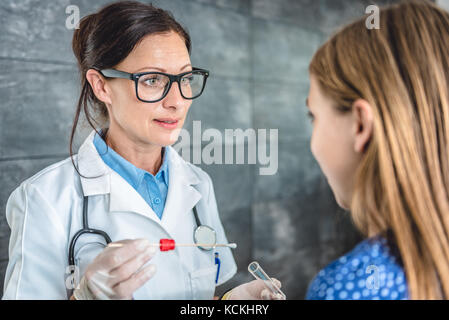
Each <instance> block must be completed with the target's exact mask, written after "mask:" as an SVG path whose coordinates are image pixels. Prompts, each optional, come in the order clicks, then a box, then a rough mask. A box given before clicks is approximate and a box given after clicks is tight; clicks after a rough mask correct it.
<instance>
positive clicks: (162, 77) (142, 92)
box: [98, 68, 209, 103]
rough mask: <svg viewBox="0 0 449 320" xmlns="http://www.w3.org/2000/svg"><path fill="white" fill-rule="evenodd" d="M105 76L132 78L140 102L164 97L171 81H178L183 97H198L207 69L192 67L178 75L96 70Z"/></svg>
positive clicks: (158, 99) (207, 73) (155, 100)
mask: <svg viewBox="0 0 449 320" xmlns="http://www.w3.org/2000/svg"><path fill="white" fill-rule="evenodd" d="M98 71H99V72H100V73H101V74H102V75H103V76H104V77H106V78H122V79H129V80H133V81H134V83H135V84H136V96H137V99H139V100H140V101H142V102H150V103H152V102H158V101H161V100H162V99H164V98H165V96H166V95H167V93H168V92H169V91H170V88H171V85H172V84H173V82H177V83H178V87H179V92H180V93H181V96H182V97H183V98H184V99H189V100H192V99H195V98H198V97H199V96H200V95H201V94H202V93H203V90H204V87H205V86H206V81H207V77H208V76H209V71H207V70H204V69H199V68H193V69H192V71H187V72H183V73H180V74H178V75H173V74H168V73H163V72H139V73H129V72H125V71H120V70H115V69H104V70H98Z"/></svg>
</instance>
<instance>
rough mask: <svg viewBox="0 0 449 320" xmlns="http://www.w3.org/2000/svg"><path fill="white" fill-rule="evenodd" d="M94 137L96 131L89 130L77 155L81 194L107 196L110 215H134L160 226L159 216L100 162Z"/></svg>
mask: <svg viewBox="0 0 449 320" xmlns="http://www.w3.org/2000/svg"><path fill="white" fill-rule="evenodd" d="M94 135H95V131H92V132H91V134H90V135H89V136H88V137H87V139H86V141H85V142H84V143H83V144H82V146H81V147H80V149H79V152H78V166H79V171H80V173H81V174H82V176H81V177H80V179H81V185H82V188H83V193H84V195H85V196H91V195H98V194H108V193H109V194H110V196H109V211H110V212H115V211H118V212H135V213H138V214H141V215H143V216H145V217H147V218H150V219H152V220H154V221H155V222H156V223H158V224H160V223H161V222H160V220H159V217H157V215H156V213H155V212H154V211H153V210H152V209H151V207H150V206H149V205H148V204H147V203H146V202H145V200H144V199H143V198H142V197H141V196H140V195H139V193H138V192H137V191H136V190H134V188H133V187H132V186H131V185H129V183H127V182H126V180H125V179H123V178H122V177H121V176H120V175H119V174H118V173H117V172H115V171H114V170H112V169H111V168H109V167H108V166H107V165H106V164H105V163H104V162H103V160H102V159H101V157H100V155H99V154H98V152H97V149H96V148H95V146H94V144H93V139H94ZM83 176H84V177H83Z"/></svg>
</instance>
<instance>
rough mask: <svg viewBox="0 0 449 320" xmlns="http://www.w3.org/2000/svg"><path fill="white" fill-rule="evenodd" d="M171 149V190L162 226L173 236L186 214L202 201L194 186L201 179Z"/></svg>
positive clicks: (170, 148) (169, 159) (169, 154)
mask: <svg viewBox="0 0 449 320" xmlns="http://www.w3.org/2000/svg"><path fill="white" fill-rule="evenodd" d="M167 148H169V150H168V151H169V152H168V153H167V154H168V161H169V188H168V195H167V200H166V202H165V208H164V212H163V214H162V225H163V226H164V228H165V229H166V230H167V231H168V232H169V233H170V234H171V235H172V236H173V235H174V234H175V230H176V227H177V225H178V223H179V222H180V221H181V220H182V219H183V218H184V215H185V214H188V213H189V211H191V210H192V208H193V207H194V206H195V205H196V204H197V202H198V201H199V200H200V199H201V193H200V192H198V191H197V190H196V189H195V188H194V187H193V185H196V184H198V183H199V182H200V180H199V178H198V177H197V176H196V174H195V173H194V172H193V170H192V169H191V168H190V167H189V164H188V163H186V162H185V161H184V159H182V158H181V156H180V155H179V154H178V153H177V152H176V150H175V149H173V148H172V147H167Z"/></svg>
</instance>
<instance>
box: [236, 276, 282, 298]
mask: <svg viewBox="0 0 449 320" xmlns="http://www.w3.org/2000/svg"><path fill="white" fill-rule="evenodd" d="M272 279H273V281H274V283H275V284H276V286H277V287H278V288H279V289H280V288H281V285H282V284H281V282H280V281H279V280H277V279H274V278H272ZM227 300H284V299H283V297H280V296H276V295H275V294H273V293H271V291H270V290H269V289H267V287H266V286H265V284H264V282H263V281H262V280H260V279H258V280H253V281H250V282H247V283H244V284H241V285H239V286H238V287H235V288H234V289H232V290H231V292H230V293H229V295H228V297H227Z"/></svg>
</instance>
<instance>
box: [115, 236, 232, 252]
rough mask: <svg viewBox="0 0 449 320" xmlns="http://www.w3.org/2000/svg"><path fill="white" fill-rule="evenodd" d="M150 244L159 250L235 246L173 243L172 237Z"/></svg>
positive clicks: (230, 245) (230, 244) (229, 246)
mask: <svg viewBox="0 0 449 320" xmlns="http://www.w3.org/2000/svg"><path fill="white" fill-rule="evenodd" d="M122 246H123V244H121V243H110V244H108V247H122ZM150 246H152V247H159V249H160V250H161V251H171V250H175V247H211V248H215V247H228V248H231V249H235V248H237V244H236V243H216V244H210V243H175V240H173V239H161V240H160V241H159V243H150Z"/></svg>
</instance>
